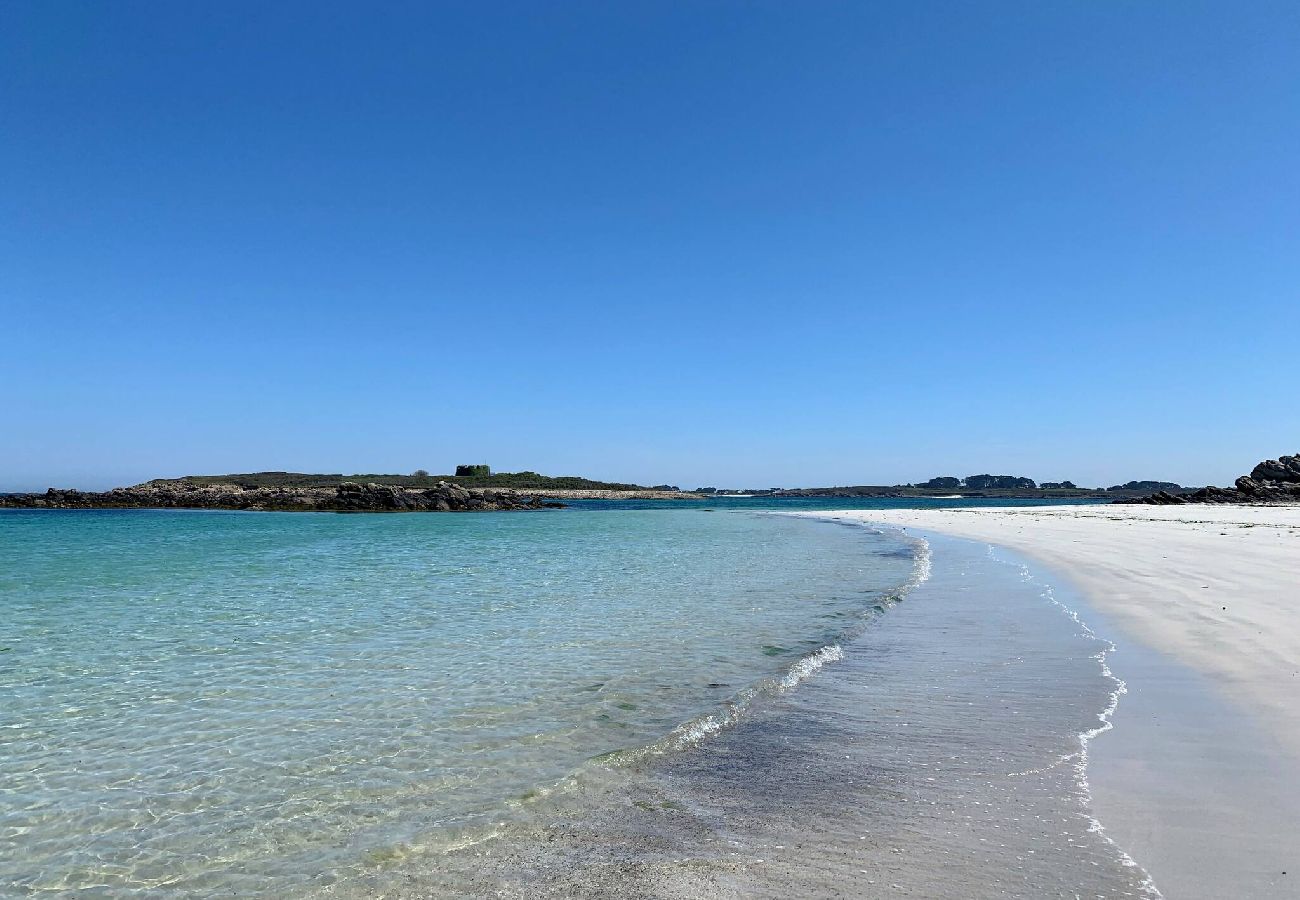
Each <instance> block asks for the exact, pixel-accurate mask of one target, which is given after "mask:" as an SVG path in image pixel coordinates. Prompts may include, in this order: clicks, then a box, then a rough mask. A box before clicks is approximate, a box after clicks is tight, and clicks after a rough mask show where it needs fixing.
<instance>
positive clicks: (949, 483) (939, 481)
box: [908, 475, 961, 490]
mask: <svg viewBox="0 0 1300 900" xmlns="http://www.w3.org/2000/svg"><path fill="white" fill-rule="evenodd" d="M908 487H911V485H908ZM921 487H927V488H939V489H942V490H955V489H956V488H959V487H961V479H960V478H953V477H952V476H951V475H945V476H942V477H939V478H931V479H930V480H929V481H927V482H926V483H925V484H923V485H921Z"/></svg>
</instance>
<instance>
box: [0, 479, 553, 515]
mask: <svg viewBox="0 0 1300 900" xmlns="http://www.w3.org/2000/svg"><path fill="white" fill-rule="evenodd" d="M559 505H561V504H558V503H544V502H543V501H542V499H541V498H540V497H533V496H530V495H526V494H522V493H520V492H518V491H514V490H508V489H504V488H464V487H461V486H460V485H457V484H448V483H447V482H445V481H440V482H438V483H437V484H436V485H434V486H433V487H430V488H403V487H396V486H393V485H388V484H374V483H368V484H358V483H356V482H352V481H345V482H343V483H341V484H339V485H337V486H336V487H306V488H242V487H239V486H238V485H234V484H196V483H194V482H188V481H184V480H181V481H174V482H166V483H152V482H151V483H147V484H138V485H136V486H134V487H125V488H114V489H113V490H111V491H104V492H102V493H96V492H83V491H77V490H59V489H57V488H50V489H49V490H48V491H46V492H45V493H43V494H8V495H3V494H0V507H11V508H12V507H20V508H26V509H247V510H281V511H290V512H309V511H313V510H317V511H333V512H474V511H479V510H484V511H486V510H505V509H542V508H543V507H554V506H559Z"/></svg>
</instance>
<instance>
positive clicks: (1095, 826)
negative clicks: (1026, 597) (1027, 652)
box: [988, 544, 1164, 900]
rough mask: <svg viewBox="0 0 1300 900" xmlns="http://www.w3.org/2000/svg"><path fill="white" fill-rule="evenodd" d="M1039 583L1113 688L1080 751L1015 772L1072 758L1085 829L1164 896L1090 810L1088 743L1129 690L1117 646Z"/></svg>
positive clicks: (991, 551) (1154, 894) (1028, 576)
mask: <svg viewBox="0 0 1300 900" xmlns="http://www.w3.org/2000/svg"><path fill="white" fill-rule="evenodd" d="M988 555H989V558H990V559H992V560H995V561H996V562H999V563H1002V564H1004V565H1011V566H1016V567H1017V568H1018V569H1019V570H1020V577H1021V579H1023V580H1024V581H1029V582H1038V579H1037V578H1036V577H1035V576H1034V574H1033V573H1032V572H1030V571H1029V567H1028V566H1026V565H1022V564H1019V563H1014V562H1010V561H1008V560H1005V559H1000V558H999V557H998V555H997V552H996V548H995V547H994V546H993V545H992V544H990V545H989V546H988ZM1038 583H1039V584H1040V585H1041V587H1042V589H1043V590H1042V593H1041V596H1042V597H1043V599H1044V600H1046V601H1047V602H1049V603H1051V604H1052V605H1053V606H1055V607H1056V608H1057V609H1059V610H1060V611H1061V612H1062V613H1064V614H1065V615H1066V616H1067V617H1068V618H1069V619H1070V620H1071V621H1072V622H1074V623H1075V625H1077V626H1078V627H1079V633H1080V634H1081V635H1082V636H1083V637H1086V638H1088V639H1089V640H1092V641H1096V642H1098V643H1099V644H1101V645H1102V649H1101V650H1100V651H1098V652H1097V653H1095V654H1093V657H1092V658H1093V659H1095V660H1097V664H1098V667H1099V668H1100V669H1101V674H1102V677H1103V678H1105V679H1107V680H1109V681H1110V682H1111V684H1112V685H1113V688H1112V689H1111V691H1110V699H1109V701H1108V702H1107V704H1106V706H1105V708H1103V709H1102V710H1101V711H1100V712H1098V713H1097V723H1098V724H1097V726H1096V727H1095V728H1089V729H1085V730H1084V731H1081V732H1079V734H1078V741H1079V751H1078V752H1077V753H1069V754H1066V755H1064V756H1061V757H1060V758H1058V759H1057V761H1056V762H1055V763H1053V764H1052V765H1051V766H1045V767H1043V768H1041V769H1035V770H1031V771H1030V772H1025V773H1017V774H1036V773H1038V772H1045V771H1047V770H1049V769H1052V768H1055V767H1056V766H1058V765H1060V764H1061V763H1065V762H1070V761H1073V762H1074V781H1075V784H1076V785H1077V786H1078V789H1079V803H1080V805H1081V806H1082V807H1083V811H1082V813H1081V815H1082V816H1083V818H1084V819H1085V820H1086V821H1087V822H1088V831H1090V832H1091V833H1093V834H1096V835H1097V836H1098V837H1100V838H1101V839H1102V840H1103V841H1105V842H1106V843H1107V844H1109V845H1110V846H1111V848H1112V849H1114V851H1115V852H1116V853H1117V854H1118V855H1119V861H1120V863H1121V864H1122V865H1124V866H1128V867H1130V868H1135V869H1137V870H1138V871H1139V872H1141V873H1142V891H1143V893H1144V894H1145V895H1146V896H1147V897H1149V898H1152V900H1159V898H1163V897H1164V895H1163V894H1161V893H1160V889H1159V888H1158V887H1156V883H1155V879H1153V878H1152V877H1151V873H1150V872H1148V871H1147V870H1146V869H1144V868H1143V867H1142V866H1141V865H1140V864H1139V863H1138V861H1137V860H1135V859H1134V858H1133V857H1132V856H1130V855H1129V854H1128V852H1127V851H1125V850H1124V848H1123V847H1121V846H1120V845H1119V844H1118V843H1117V842H1116V841H1115V839H1114V838H1112V837H1111V836H1110V835H1109V834H1107V833H1106V826H1104V825H1103V824H1102V823H1101V820H1100V819H1098V818H1097V817H1096V816H1095V815H1093V813H1092V788H1091V786H1090V785H1089V783H1088V745H1089V744H1090V743H1092V740H1093V738H1095V737H1097V736H1098V735H1101V734H1105V733H1106V732H1107V731H1110V730H1111V729H1112V728H1114V727H1115V725H1114V723H1113V722H1112V721H1111V719H1112V717H1113V716H1114V715H1115V710H1117V709H1118V708H1119V698H1120V697H1122V696H1123V695H1124V694H1127V693H1128V685H1126V684H1125V683H1124V679H1122V678H1120V677H1119V676H1118V675H1116V674H1115V673H1114V672H1113V671H1112V670H1111V668H1110V663H1109V661H1108V657H1109V656H1110V654H1112V653H1114V652H1115V650H1116V647H1115V644H1114V643H1113V642H1112V641H1110V640H1107V639H1106V638H1103V637H1101V636H1100V635H1098V634H1097V632H1095V631H1093V630H1092V628H1091V627H1089V625H1088V623H1087V622H1084V621H1083V619H1081V618H1080V617H1079V613H1078V611H1077V610H1074V609H1071V608H1070V607H1069V606H1066V605H1065V604H1064V603H1062V602H1061V601H1060V600H1059V599H1058V598H1057V596H1056V592H1055V590H1054V589H1053V588H1052V586H1051V585H1050V584H1044V583H1041V582H1038Z"/></svg>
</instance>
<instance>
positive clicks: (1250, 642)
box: [816, 506, 1300, 897]
mask: <svg viewBox="0 0 1300 900" xmlns="http://www.w3.org/2000/svg"><path fill="white" fill-rule="evenodd" d="M816 515H819V516H830V517H834V518H837V519H839V520H841V521H860V522H864V523H874V524H882V525H892V526H896V527H901V528H905V529H908V530H909V531H911V532H918V531H919V532H922V533H924V532H932V533H941V534H946V535H950V536H955V537H962V538H968V539H973V540H977V541H980V542H984V543H987V544H990V545H993V546H995V547H1003V548H1008V549H1010V550H1012V551H1014V552H1017V553H1019V554H1021V555H1022V556H1024V557H1027V558H1028V559H1029V560H1031V561H1033V562H1038V563H1042V564H1043V565H1044V566H1045V569H1046V574H1047V576H1048V577H1049V578H1051V577H1059V578H1062V579H1065V580H1067V581H1068V583H1070V584H1072V585H1073V586H1075V587H1076V588H1078V589H1079V590H1080V591H1081V592H1082V593H1083V595H1084V596H1085V598H1086V600H1087V602H1088V603H1089V604H1091V606H1092V607H1093V608H1094V609H1095V610H1097V611H1099V613H1100V615H1101V616H1102V617H1104V618H1105V619H1106V620H1107V623H1106V624H1107V627H1108V628H1112V629H1114V630H1115V631H1118V632H1119V633H1118V634H1115V633H1111V634H1108V635H1106V636H1108V637H1111V638H1113V639H1116V640H1118V641H1119V642H1120V645H1121V650H1122V651H1124V652H1121V654H1120V655H1119V657H1118V658H1117V659H1116V661H1115V663H1114V666H1115V669H1116V672H1117V674H1119V676H1120V677H1122V678H1125V679H1127V680H1128V682H1129V695H1128V696H1127V697H1126V698H1125V699H1124V701H1123V702H1122V703H1121V705H1120V709H1119V711H1118V713H1117V715H1116V718H1115V725H1116V728H1115V731H1114V732H1112V733H1110V734H1107V735H1106V736H1105V739H1104V740H1102V741H1099V742H1098V745H1097V748H1096V752H1095V754H1094V759H1093V761H1092V765H1091V770H1092V772H1091V778H1092V781H1093V783H1094V800H1095V801H1096V802H1095V805H1096V807H1097V812H1098V814H1099V815H1100V817H1101V818H1102V820H1103V821H1104V822H1105V824H1106V827H1107V829H1108V832H1109V833H1110V834H1112V836H1114V837H1115V838H1116V839H1117V840H1118V841H1119V842H1120V843H1121V845H1123V846H1124V847H1125V849H1126V850H1128V851H1129V852H1131V853H1132V855H1133V856H1134V857H1135V858H1136V859H1137V860H1138V861H1139V862H1140V863H1141V864H1142V865H1143V866H1145V867H1146V868H1147V869H1148V870H1149V871H1150V872H1151V873H1152V874H1153V876H1154V877H1155V881H1156V884H1157V885H1159V886H1160V887H1161V890H1162V891H1163V892H1164V895H1165V896H1167V897H1222V896H1242V897H1266V896H1267V897H1273V896H1277V897H1286V896H1300V871H1298V870H1300V801H1297V800H1296V798H1295V794H1296V791H1295V785H1296V784H1297V783H1300V623H1297V613H1300V508H1292V507H1241V506H1214V507H1207V506H1186V507H1172V508H1171V507H1141V506H1064V507H1020V508H1014V507H1012V508H996V509H995V508H979V509H970V508H966V509H943V510H915V509H909V510H855V511H844V512H834V513H817V514H816ZM1293 890H1294V893H1292V891H1293Z"/></svg>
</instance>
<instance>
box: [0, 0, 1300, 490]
mask: <svg viewBox="0 0 1300 900" xmlns="http://www.w3.org/2000/svg"><path fill="white" fill-rule="evenodd" d="M1298 43H1300V7H1298V6H1296V5H1295V4H1293V3H1267V2H1256V3H1250V4H1231V3H1226V2H1225V3H1214V4H1209V3H1193V2H1186V0H1179V2H1167V3H1097V2H1078V3H1037V2H1034V3H1028V2H1026V3H983V4H971V3H923V2H922V3H903V2H898V3H888V4H882V3H865V2H853V3H722V2H700V3H693V4H673V3H654V4H636V3H603V2H602V3H555V4H550V3H547V4H540V3H531V2H529V3H495V4H471V3H457V4H450V3H449V4H429V3H420V4H402V3H389V4H381V5H377V6H376V5H362V4H331V3H320V2H314V3H304V4H289V3H279V4H261V5H258V4H251V3H227V4H191V3H182V4H176V3H161V2H160V3H100V4H89V3H85V4H78V3H44V2H38V3H22V2H11V3H7V4H5V6H4V8H3V11H0V116H2V117H3V119H2V121H3V133H4V139H3V140H0V166H2V167H3V172H4V173H5V174H4V177H3V179H0V220H2V223H0V333H2V335H3V336H2V337H0V340H2V341H3V350H2V351H0V389H2V390H3V396H4V425H3V427H0V489H11V490H12V489H35V488H44V487H46V486H47V485H50V484H55V485H60V486H64V485H67V486H80V487H87V488H89V487H104V486H108V485H112V484H122V483H131V482H134V481H139V480H142V479H144V478H148V477H153V476H164V475H180V474H185V473H198V472H227V471H248V470H256V469H292V470H300V471H327V472H344V473H351V472H375V471H384V472H390V471H391V472H406V471H410V470H413V469H415V468H417V467H422V468H426V469H430V470H432V471H447V470H449V469H450V468H451V467H452V466H454V465H455V464H456V463H459V462H471V461H473V462H477V461H486V462H489V463H491V464H492V465H493V466H494V467H496V468H498V469H507V470H514V469H523V468H531V469H536V470H538V471H543V472H550V473H555V474H585V475H589V476H592V477H600V478H610V479H617V480H633V481H638V482H644V483H650V482H655V483H657V482H663V481H668V482H672V483H679V484H682V485H696V484H722V485H733V486H762V485H769V484H776V485H821V484H844V483H850V484H860V483H882V482H884V483H892V482H896V481H913V480H918V479H924V478H928V477H930V476H932V475H937V474H955V475H965V474H970V473H975V472H984V471H992V472H997V473H1003V472H1005V473H1015V474H1026V475H1030V476H1032V477H1035V478H1037V479H1039V480H1055V479H1060V478H1071V479H1074V480H1075V481H1077V482H1080V483H1086V484H1110V483H1113V482H1115V481H1123V480H1128V479H1130V478H1168V479H1172V480H1177V481H1181V482H1183V483H1196V484H1200V483H1206V482H1216V483H1220V484H1222V483H1226V482H1228V481H1230V480H1231V478H1232V477H1233V476H1235V475H1236V474H1238V473H1240V472H1242V471H1245V470H1247V469H1249V468H1250V466H1251V465H1252V464H1253V463H1254V462H1255V461H1256V460H1257V459H1259V458H1261V457H1264V456H1275V455H1277V454H1279V453H1284V452H1295V451H1297V450H1300V403H1298V402H1297V384H1300V352H1298V350H1297V347H1298V346H1300V345H1298V343H1297V336H1298V335H1300V245H1298V241H1297V239H1298V238H1300V228H1298V226H1300V165H1298V164H1297V160H1300V116H1298V115H1297V110H1300V53H1297V52H1296V50H1295V48H1296V46H1297V45H1298Z"/></svg>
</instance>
